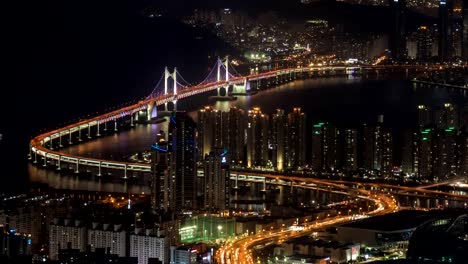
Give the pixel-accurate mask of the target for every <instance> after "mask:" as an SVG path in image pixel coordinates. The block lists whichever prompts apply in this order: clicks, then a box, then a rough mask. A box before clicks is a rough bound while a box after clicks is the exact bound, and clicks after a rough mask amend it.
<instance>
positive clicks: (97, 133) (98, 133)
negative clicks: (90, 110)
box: [96, 121, 101, 137]
mask: <svg viewBox="0 0 468 264" xmlns="http://www.w3.org/2000/svg"><path fill="white" fill-rule="evenodd" d="M99 125H100V123H99V121H98V123H97V131H96V137H100V136H101V134H100V131H99Z"/></svg>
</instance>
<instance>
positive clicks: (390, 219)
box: [338, 210, 459, 232]
mask: <svg viewBox="0 0 468 264" xmlns="http://www.w3.org/2000/svg"><path fill="white" fill-rule="evenodd" d="M457 214H459V213H457V212H455V211H449V210H430V211H420V210H402V211H399V212H396V213H391V214H386V215H379V216H374V217H369V218H364V219H360V220H357V221H354V222H351V223H347V224H343V225H341V226H339V227H338V229H339V228H340V227H348V228H358V229H368V230H377V231H383V232H392V231H399V230H408V229H415V228H417V227H418V226H420V225H422V224H423V223H425V222H427V221H429V220H431V219H435V218H438V217H447V216H448V215H457Z"/></svg>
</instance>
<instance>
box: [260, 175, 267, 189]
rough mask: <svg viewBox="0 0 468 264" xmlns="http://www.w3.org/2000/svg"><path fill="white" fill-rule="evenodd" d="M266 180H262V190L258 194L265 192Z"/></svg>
mask: <svg viewBox="0 0 468 264" xmlns="http://www.w3.org/2000/svg"><path fill="white" fill-rule="evenodd" d="M266 190H267V189H266V178H263V181H262V189H261V190H260V192H266Z"/></svg>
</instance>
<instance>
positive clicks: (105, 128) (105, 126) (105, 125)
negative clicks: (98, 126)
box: [104, 121, 107, 131]
mask: <svg viewBox="0 0 468 264" xmlns="http://www.w3.org/2000/svg"><path fill="white" fill-rule="evenodd" d="M104 131H107V121H106V122H104Z"/></svg>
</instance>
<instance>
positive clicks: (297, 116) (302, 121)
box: [287, 107, 306, 167]
mask: <svg viewBox="0 0 468 264" xmlns="http://www.w3.org/2000/svg"><path fill="white" fill-rule="evenodd" d="M287 134H288V137H289V139H288V151H289V155H288V156H289V157H288V158H289V163H290V166H293V167H300V166H304V165H305V163H306V147H305V145H306V144H305V135H306V116H305V113H304V112H302V110H301V108H299V107H295V108H294V109H293V112H292V113H289V114H288V131H287Z"/></svg>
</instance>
